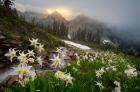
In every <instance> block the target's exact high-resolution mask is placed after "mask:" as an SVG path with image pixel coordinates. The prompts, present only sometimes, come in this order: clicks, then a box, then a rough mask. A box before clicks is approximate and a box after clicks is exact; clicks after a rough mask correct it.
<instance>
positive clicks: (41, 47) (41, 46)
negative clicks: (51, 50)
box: [36, 44, 44, 52]
mask: <svg viewBox="0 0 140 92" xmlns="http://www.w3.org/2000/svg"><path fill="white" fill-rule="evenodd" d="M36 47H37V49H38V51H39V52H41V51H44V45H43V44H39V45H38V46H36Z"/></svg>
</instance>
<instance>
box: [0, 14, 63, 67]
mask: <svg viewBox="0 0 140 92" xmlns="http://www.w3.org/2000/svg"><path fill="white" fill-rule="evenodd" d="M31 38H37V39H39V41H41V42H42V43H44V47H45V49H46V50H47V51H51V50H52V49H54V48H56V47H59V46H63V45H64V44H63V42H61V41H60V40H59V38H56V37H55V36H53V35H51V34H50V33H48V32H47V31H46V30H42V29H41V28H39V27H37V26H35V25H33V24H31V23H28V22H26V21H25V20H24V19H23V18H22V17H17V16H10V17H5V16H1V17H0V41H1V44H0V61H1V62H0V63H1V64H2V65H0V67H4V66H5V65H4V66H3V64H6V63H7V62H9V61H7V60H5V59H6V58H5V57H3V55H4V54H5V53H6V52H7V51H8V49H9V48H18V49H28V44H29V42H28V40H29V39H31ZM6 67H7V66H6Z"/></svg>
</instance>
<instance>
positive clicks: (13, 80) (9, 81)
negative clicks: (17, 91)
mask: <svg viewBox="0 0 140 92" xmlns="http://www.w3.org/2000/svg"><path fill="white" fill-rule="evenodd" d="M17 80H18V75H9V76H8V77H7V78H6V80H5V83H7V84H9V85H12V84H14V83H16V82H17Z"/></svg>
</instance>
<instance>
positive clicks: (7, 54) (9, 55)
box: [5, 48, 17, 61]
mask: <svg viewBox="0 0 140 92" xmlns="http://www.w3.org/2000/svg"><path fill="white" fill-rule="evenodd" d="M16 53H17V50H15V48H13V49H12V48H10V49H9V52H8V53H6V54H5V56H7V57H10V61H12V59H13V58H14V57H17V55H16Z"/></svg>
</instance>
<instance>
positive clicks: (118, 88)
mask: <svg viewBox="0 0 140 92" xmlns="http://www.w3.org/2000/svg"><path fill="white" fill-rule="evenodd" d="M114 84H115V85H116V87H115V88H114V90H113V91H112V92H121V85H120V82H118V81H114Z"/></svg>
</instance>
